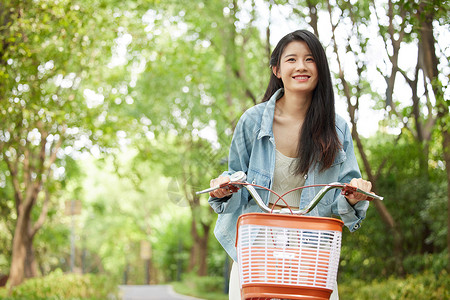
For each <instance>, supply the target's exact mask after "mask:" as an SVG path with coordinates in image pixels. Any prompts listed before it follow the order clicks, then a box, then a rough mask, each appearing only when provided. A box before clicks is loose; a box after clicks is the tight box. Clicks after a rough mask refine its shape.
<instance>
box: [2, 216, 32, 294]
mask: <svg viewBox="0 0 450 300" xmlns="http://www.w3.org/2000/svg"><path fill="white" fill-rule="evenodd" d="M29 222H30V218H29V217H27V216H26V214H24V213H21V214H19V215H18V217H17V224H16V229H15V230H14V238H13V249H12V261H11V268H10V274H9V280H8V286H9V287H10V288H13V287H15V286H17V285H19V284H21V283H22V282H23V280H24V279H25V276H26V274H25V270H26V269H27V268H26V264H25V262H26V260H27V258H28V259H29V262H30V263H31V264H33V257H31V256H27V249H30V248H31V247H32V242H33V241H32V239H31V238H30V235H29V231H28V229H29ZM27 275H29V274H27Z"/></svg>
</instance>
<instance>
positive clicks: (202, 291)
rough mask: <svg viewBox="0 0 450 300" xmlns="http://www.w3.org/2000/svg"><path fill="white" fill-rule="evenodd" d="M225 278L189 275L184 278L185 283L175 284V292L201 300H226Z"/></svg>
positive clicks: (173, 285) (173, 284)
mask: <svg viewBox="0 0 450 300" xmlns="http://www.w3.org/2000/svg"><path fill="white" fill-rule="evenodd" d="M224 284H225V282H224V278H223V277H218V276H202V277H199V276H197V275H195V274H192V273H188V274H185V275H184V276H183V281H181V282H173V283H172V287H173V288H174V290H175V291H176V292H177V293H179V294H183V295H189V296H194V297H197V298H201V299H207V300H210V299H214V300H225V299H228V295H226V294H224Z"/></svg>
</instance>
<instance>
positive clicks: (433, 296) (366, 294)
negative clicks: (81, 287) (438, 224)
mask: <svg viewBox="0 0 450 300" xmlns="http://www.w3.org/2000/svg"><path fill="white" fill-rule="evenodd" d="M449 286H450V275H449V274H448V273H447V272H445V271H442V272H440V273H438V274H434V273H431V272H427V273H423V274H419V275H409V276H407V277H406V278H405V279H401V278H395V277H389V278H388V279H385V280H378V281H373V282H372V283H367V282H365V281H360V280H357V279H354V280H352V281H351V282H348V283H346V284H340V285H339V295H340V298H342V299H354V300H385V299H395V300H406V299H414V300H440V299H449V297H450V291H449V289H448V287H449Z"/></svg>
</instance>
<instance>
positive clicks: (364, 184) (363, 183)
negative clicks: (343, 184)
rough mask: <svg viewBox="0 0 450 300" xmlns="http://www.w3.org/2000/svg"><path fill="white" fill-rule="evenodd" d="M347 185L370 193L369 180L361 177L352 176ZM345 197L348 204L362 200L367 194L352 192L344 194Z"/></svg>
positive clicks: (370, 184)
mask: <svg viewBox="0 0 450 300" xmlns="http://www.w3.org/2000/svg"><path fill="white" fill-rule="evenodd" d="M349 185H351V186H354V187H356V188H358V189H360V190H363V191H364V192H368V193H370V192H371V190H372V183H371V182H370V181H367V180H364V179H362V178H353V179H352V180H351V181H350V183H349ZM345 198H347V201H348V203H350V205H355V204H356V203H358V202H359V201H363V200H366V199H367V196H366V195H364V194H361V193H357V192H354V193H352V194H350V195H347V196H345Z"/></svg>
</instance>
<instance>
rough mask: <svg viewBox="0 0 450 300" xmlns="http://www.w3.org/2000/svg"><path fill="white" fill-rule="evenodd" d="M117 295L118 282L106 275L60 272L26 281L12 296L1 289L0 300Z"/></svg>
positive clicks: (56, 299) (112, 296)
mask: <svg viewBox="0 0 450 300" xmlns="http://www.w3.org/2000/svg"><path fill="white" fill-rule="evenodd" d="M117 295H118V287H117V282H114V281H113V280H111V278H110V277H108V276H106V275H92V274H87V275H79V274H63V273H62V272H61V271H60V270H56V271H54V272H52V273H50V274H49V275H47V276H45V277H37V278H33V279H28V280H26V281H25V282H24V283H23V284H21V285H20V286H18V287H16V288H14V289H13V291H12V294H11V295H10V296H8V295H7V290H6V289H0V298H1V299H5V300H16V299H17V300H19V299H28V300H44V299H45V300H62V299H71V300H77V299H90V300H100V299H102V300H103V299H108V298H114V297H116V296H117Z"/></svg>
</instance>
